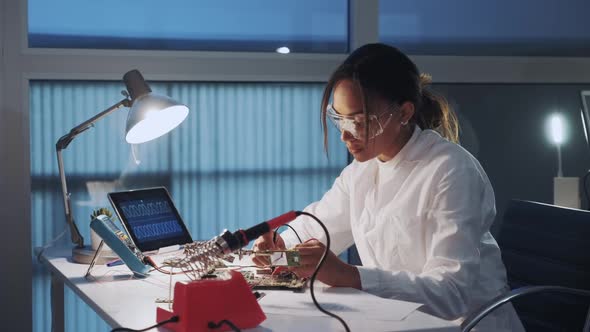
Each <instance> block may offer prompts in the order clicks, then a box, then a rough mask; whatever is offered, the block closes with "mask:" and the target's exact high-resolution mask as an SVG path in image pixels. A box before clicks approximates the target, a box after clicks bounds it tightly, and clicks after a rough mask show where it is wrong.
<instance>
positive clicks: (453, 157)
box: [282, 126, 524, 331]
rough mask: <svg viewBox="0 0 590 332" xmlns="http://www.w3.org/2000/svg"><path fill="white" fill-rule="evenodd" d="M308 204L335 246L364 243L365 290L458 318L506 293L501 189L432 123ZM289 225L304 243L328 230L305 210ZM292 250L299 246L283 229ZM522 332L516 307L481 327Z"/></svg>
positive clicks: (357, 166)
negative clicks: (497, 192)
mask: <svg viewBox="0 0 590 332" xmlns="http://www.w3.org/2000/svg"><path fill="white" fill-rule="evenodd" d="M305 211H307V212H309V213H311V214H313V215H315V216H317V217H318V218H319V219H320V220H321V221H322V222H323V223H324V224H325V225H326V227H327V228H328V230H329V232H330V238H331V242H332V243H331V250H332V251H333V252H334V253H336V254H339V253H341V252H342V251H344V250H345V249H346V248H348V247H349V246H351V245H352V244H356V247H357V249H358V253H359V256H360V258H361V261H362V263H363V266H362V267H359V268H358V269H359V274H360V278H361V285H362V289H363V290H364V291H366V292H369V293H372V294H375V295H378V296H381V297H385V298H393V299H399V300H405V301H411V302H419V303H423V304H424V306H423V307H422V309H421V310H423V311H425V312H428V313H431V314H433V315H436V316H439V317H442V318H445V319H449V320H457V321H458V322H460V321H462V319H463V318H464V317H465V316H466V315H467V314H468V313H469V312H470V311H471V310H474V309H476V308H478V307H479V306H480V305H481V304H482V303H484V302H486V301H488V300H490V299H492V298H494V297H495V296H497V295H499V294H501V293H503V292H505V291H507V286H506V271H505V268H504V265H503V263H502V260H501V256H500V249H499V248H498V245H497V243H496V241H495V240H494V238H493V237H492V235H491V234H490V232H489V228H490V225H491V224H492V222H493V221H494V217H495V215H496V208H495V200H494V192H493V189H492V186H491V185H490V182H489V180H488V177H487V175H486V174H485V172H484V170H483V169H482V167H481V165H480V164H479V162H478V161H477V160H476V159H475V158H474V157H473V156H472V155H471V154H470V153H469V152H467V151H466V150H464V149H463V148H462V147H460V146H459V145H456V144H453V143H451V142H449V141H447V140H445V139H444V138H442V137H441V136H440V135H439V134H438V133H436V132H435V131H432V130H420V128H419V127H417V126H416V127H415V130H414V133H413V134H412V137H411V138H410V140H409V141H408V143H407V144H406V145H405V146H404V147H403V148H402V150H401V151H400V152H399V153H398V154H397V155H396V156H395V157H394V158H393V159H392V160H390V161H388V162H385V163H384V162H381V161H379V160H378V159H377V158H375V159H372V160H369V161H366V162H362V163H361V162H357V161H354V162H352V163H351V164H350V165H348V166H347V167H346V168H345V169H344V170H343V171H342V173H341V174H340V176H339V177H338V178H337V179H336V181H335V182H334V185H333V186H332V188H331V189H330V190H329V191H328V192H327V193H326V194H325V195H324V196H323V197H322V199H321V200H320V201H318V202H315V203H313V204H311V205H309V206H308V207H307V208H306V209H305ZM291 225H292V226H293V227H294V228H295V229H296V230H297V232H298V234H299V235H300V236H301V237H302V239H303V240H304V241H305V240H306V239H309V238H317V239H318V240H320V241H322V242H323V243H325V239H326V238H325V235H324V234H323V231H322V229H321V228H320V227H319V226H318V225H317V223H316V222H315V221H313V220H312V219H309V218H308V217H306V216H301V217H299V218H297V220H295V221H294V222H292V223H291ZM282 236H283V238H284V240H285V242H286V244H287V247H290V246H293V245H295V244H296V243H298V240H297V238H296V237H295V235H294V234H293V232H292V231H290V230H288V231H285V232H284V233H283V234H282ZM521 330H524V329H523V328H522V325H521V324H520V321H519V320H518V317H517V316H516V313H515V312H514V309H513V308H512V306H511V305H507V306H506V305H505V306H504V307H502V308H500V309H498V310H496V311H495V313H493V314H491V315H490V316H488V317H487V318H485V319H484V320H482V321H481V322H480V324H479V325H478V328H477V329H476V330H474V331H521Z"/></svg>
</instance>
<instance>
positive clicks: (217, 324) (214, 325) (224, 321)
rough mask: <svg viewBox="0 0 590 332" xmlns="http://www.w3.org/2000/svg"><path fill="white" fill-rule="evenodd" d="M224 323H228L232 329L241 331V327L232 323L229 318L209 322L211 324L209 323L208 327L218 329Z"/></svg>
mask: <svg viewBox="0 0 590 332" xmlns="http://www.w3.org/2000/svg"><path fill="white" fill-rule="evenodd" d="M223 324H226V325H227V326H229V327H231V329H232V330H233V331H234V332H240V329H239V328H238V327H237V326H236V325H235V324H234V323H232V322H231V321H229V320H227V319H224V320H221V321H219V323H215V322H209V324H207V327H208V328H210V329H218V328H220V327H222V326H223Z"/></svg>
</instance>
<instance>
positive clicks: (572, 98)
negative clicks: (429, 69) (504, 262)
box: [433, 84, 590, 234]
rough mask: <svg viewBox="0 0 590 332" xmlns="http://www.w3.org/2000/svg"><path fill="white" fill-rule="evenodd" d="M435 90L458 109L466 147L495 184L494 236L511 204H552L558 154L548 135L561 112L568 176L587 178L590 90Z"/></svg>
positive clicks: (513, 87)
mask: <svg viewBox="0 0 590 332" xmlns="http://www.w3.org/2000/svg"><path fill="white" fill-rule="evenodd" d="M433 88H434V89H435V90H436V91H438V92H440V93H442V94H443V95H445V96H446V97H447V98H448V100H449V102H450V103H451V105H453V106H454V107H455V110H456V111H457V113H458V115H459V117H460V121H461V129H462V132H461V144H462V145H463V146H464V147H465V148H466V149H467V150H469V151H470V152H471V153H472V154H473V155H474V156H476V157H477V158H478V159H479V161H480V163H481V164H482V166H483V167H484V169H485V170H486V172H487V174H488V176H489V178H490V180H491V182H492V185H493V187H494V190H495V193H496V205H497V209H498V214H497V218H496V223H495V224H494V226H493V228H492V231H493V233H494V234H495V233H496V232H497V231H498V227H499V226H500V225H501V217H502V215H503V213H504V208H505V206H506V203H507V202H508V201H509V200H510V199H512V198H517V199H526V200H533V201H539V202H545V203H552V202H553V177H554V176H556V174H557V150H556V148H555V146H553V145H551V144H550V143H549V140H548V136H547V131H546V121H547V118H548V117H549V115H550V114H551V113H553V112H557V111H559V112H561V113H562V114H563V116H564V118H565V121H566V122H567V125H568V139H567V141H566V142H565V143H564V145H563V146H562V160H563V173H564V176H575V177H580V178H582V177H583V176H584V174H585V172H586V171H587V170H588V169H589V168H590V149H589V148H588V146H587V145H586V141H585V138H584V134H583V127H582V122H581V118H580V113H579V112H580V109H581V107H582V102H581V96H580V91H581V90H590V84H587V85H569V84H551V85H545V84H542V85H541V84H538V85H537V84H536V85H533V84H526V85H520V84H439V85H435V86H434V87H433ZM581 195H582V206H585V205H586V204H585V199H586V198H585V197H584V195H583V194H581Z"/></svg>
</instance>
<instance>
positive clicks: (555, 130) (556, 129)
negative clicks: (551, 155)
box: [549, 114, 565, 145]
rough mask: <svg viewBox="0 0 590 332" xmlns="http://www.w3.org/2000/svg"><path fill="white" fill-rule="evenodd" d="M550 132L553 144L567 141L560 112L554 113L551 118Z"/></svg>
mask: <svg viewBox="0 0 590 332" xmlns="http://www.w3.org/2000/svg"><path fill="white" fill-rule="evenodd" d="M549 132H550V137H551V142H552V143H553V144H555V145H561V144H563V142H565V126H564V122H563V117H562V116H561V115H560V114H553V115H551V117H550V118H549Z"/></svg>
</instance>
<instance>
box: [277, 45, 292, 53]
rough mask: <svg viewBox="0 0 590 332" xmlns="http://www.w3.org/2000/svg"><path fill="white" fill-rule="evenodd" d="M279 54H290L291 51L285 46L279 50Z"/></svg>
mask: <svg viewBox="0 0 590 332" xmlns="http://www.w3.org/2000/svg"><path fill="white" fill-rule="evenodd" d="M277 53H281V54H289V53H291V50H290V49H289V48H288V47H286V46H283V47H279V48H277Z"/></svg>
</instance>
